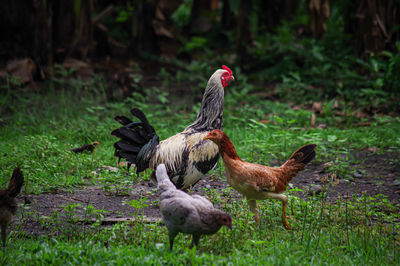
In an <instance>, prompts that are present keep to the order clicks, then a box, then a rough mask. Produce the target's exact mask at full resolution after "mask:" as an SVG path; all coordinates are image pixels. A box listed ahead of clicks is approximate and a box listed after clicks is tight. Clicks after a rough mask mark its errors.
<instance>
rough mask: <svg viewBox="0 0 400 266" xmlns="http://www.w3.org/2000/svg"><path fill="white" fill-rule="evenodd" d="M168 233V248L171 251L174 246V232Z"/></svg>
mask: <svg viewBox="0 0 400 266" xmlns="http://www.w3.org/2000/svg"><path fill="white" fill-rule="evenodd" d="M168 235H169V250H171V251H172V248H173V246H174V239H175V236H176V233H171V232H170V233H169V234H168Z"/></svg>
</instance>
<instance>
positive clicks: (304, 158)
mask: <svg viewBox="0 0 400 266" xmlns="http://www.w3.org/2000/svg"><path fill="white" fill-rule="evenodd" d="M316 147H317V145H315V144H307V145H304V146H303V147H301V148H300V149H298V150H297V151H295V152H294V153H293V154H292V156H290V157H289V159H288V160H287V161H286V162H285V163H284V164H282V166H281V167H280V168H281V169H282V171H283V172H284V176H285V180H282V181H284V183H285V185H287V184H288V183H289V182H290V180H292V178H293V177H295V176H296V175H297V173H298V172H300V171H302V170H303V169H304V166H305V165H306V164H308V163H309V162H311V161H312V159H314V157H315V148H316Z"/></svg>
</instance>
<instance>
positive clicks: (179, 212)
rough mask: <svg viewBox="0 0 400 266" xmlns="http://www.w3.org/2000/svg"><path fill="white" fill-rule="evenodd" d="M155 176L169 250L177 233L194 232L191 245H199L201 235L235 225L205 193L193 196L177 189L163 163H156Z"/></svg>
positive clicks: (210, 233)
mask: <svg viewBox="0 0 400 266" xmlns="http://www.w3.org/2000/svg"><path fill="white" fill-rule="evenodd" d="M156 177H157V182H158V190H159V192H160V194H161V205H160V210H161V213H162V216H163V220H164V223H165V225H166V227H167V228H168V233H169V247H170V250H172V247H173V245H174V239H175V236H176V235H177V234H178V233H186V234H191V235H192V236H193V241H192V244H191V246H190V247H193V245H194V244H195V245H196V246H199V240H200V237H201V235H212V234H215V233H216V232H218V230H219V229H220V228H221V226H223V225H225V226H227V227H228V228H229V229H232V218H231V216H230V215H229V214H227V213H225V212H223V211H220V210H217V209H215V208H214V206H213V205H212V203H211V202H210V201H209V200H207V199H206V198H204V197H202V196H199V195H193V196H191V195H189V194H186V193H185V192H183V191H181V190H178V189H176V187H175V186H174V184H173V183H172V182H171V180H170V179H169V177H168V175H167V169H166V168H165V165H164V164H160V165H159V166H158V167H157V170H156Z"/></svg>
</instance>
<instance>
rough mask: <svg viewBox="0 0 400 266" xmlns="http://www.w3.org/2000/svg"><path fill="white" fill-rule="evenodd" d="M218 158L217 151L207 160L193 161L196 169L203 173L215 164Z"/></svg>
mask: <svg viewBox="0 0 400 266" xmlns="http://www.w3.org/2000/svg"><path fill="white" fill-rule="evenodd" d="M218 160H219V153H217V154H216V155H215V156H214V157H212V158H211V159H209V160H205V161H198V162H194V165H195V167H196V169H197V170H199V171H200V172H201V173H202V174H204V175H205V174H207V173H208V171H210V170H211V169H212V168H213V167H214V166H215V164H216V163H217V162H218Z"/></svg>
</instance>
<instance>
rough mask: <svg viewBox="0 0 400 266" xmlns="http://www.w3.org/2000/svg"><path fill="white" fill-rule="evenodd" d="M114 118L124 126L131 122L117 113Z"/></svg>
mask: <svg viewBox="0 0 400 266" xmlns="http://www.w3.org/2000/svg"><path fill="white" fill-rule="evenodd" d="M114 119H115V120H116V121H117V122H119V123H120V124H122V125H124V126H125V125H127V124H129V123H132V120H130V119H129V118H127V117H126V116H123V115H117V116H116V117H114Z"/></svg>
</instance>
